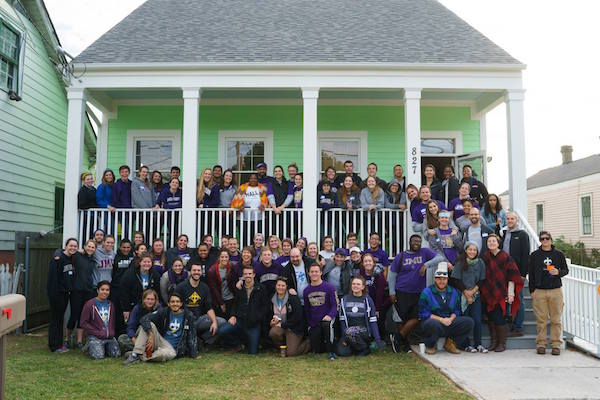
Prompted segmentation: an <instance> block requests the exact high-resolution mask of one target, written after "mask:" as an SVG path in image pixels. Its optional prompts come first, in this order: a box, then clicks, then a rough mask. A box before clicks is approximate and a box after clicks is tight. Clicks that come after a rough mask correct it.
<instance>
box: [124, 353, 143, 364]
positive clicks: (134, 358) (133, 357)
mask: <svg viewBox="0 0 600 400" xmlns="http://www.w3.org/2000/svg"><path fill="white" fill-rule="evenodd" d="M138 361H140V356H138V355H137V353H134V352H131V353H130V354H129V355H128V356H127V358H126V359H125V361H123V365H131V364H135V363H136V362H138Z"/></svg>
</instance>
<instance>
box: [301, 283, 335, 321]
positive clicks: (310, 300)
mask: <svg viewBox="0 0 600 400" xmlns="http://www.w3.org/2000/svg"><path fill="white" fill-rule="evenodd" d="M337 310H338V303H337V295H336V293H335V287H334V286H333V285H332V284H330V283H328V282H326V281H323V282H321V284H320V285H317V286H313V285H312V284H310V285H308V287H307V288H306V289H304V312H305V314H306V322H308V326H309V327H311V328H314V327H316V326H318V325H319V324H320V323H321V321H322V320H323V317H324V316H326V315H329V316H330V317H331V319H334V318H335V317H337V313H338V311H337Z"/></svg>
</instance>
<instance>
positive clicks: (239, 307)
mask: <svg viewBox="0 0 600 400" xmlns="http://www.w3.org/2000/svg"><path fill="white" fill-rule="evenodd" d="M234 296H235V302H234V304H233V307H232V310H231V315H232V316H234V317H235V318H236V319H237V323H238V324H243V326H245V327H248V328H252V327H256V326H261V327H262V326H264V325H265V323H268V320H267V313H268V307H269V299H267V289H265V287H264V286H263V285H261V284H260V283H258V282H255V283H254V289H253V290H252V292H251V293H250V298H248V296H247V292H246V287H245V286H244V284H242V288H241V289H238V288H237V287H236V291H235V293H234Z"/></svg>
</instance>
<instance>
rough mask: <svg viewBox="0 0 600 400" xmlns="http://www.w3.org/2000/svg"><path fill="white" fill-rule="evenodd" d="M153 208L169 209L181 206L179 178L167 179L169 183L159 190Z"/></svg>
mask: <svg viewBox="0 0 600 400" xmlns="http://www.w3.org/2000/svg"><path fill="white" fill-rule="evenodd" d="M154 208H155V209H157V208H166V209H169V210H172V209H175V208H181V189H180V188H179V178H171V180H169V185H168V186H167V187H165V188H164V189H163V190H162V192H160V195H159V196H158V199H157V200H156V205H155V206H154Z"/></svg>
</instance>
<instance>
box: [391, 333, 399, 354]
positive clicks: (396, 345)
mask: <svg viewBox="0 0 600 400" xmlns="http://www.w3.org/2000/svg"><path fill="white" fill-rule="evenodd" d="M390 344H391V345H392V350H394V353H398V352H399V351H400V343H398V341H397V340H396V335H395V334H393V333H390Z"/></svg>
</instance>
